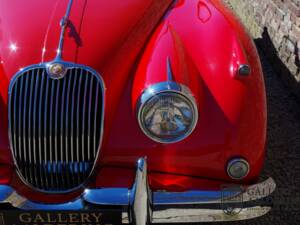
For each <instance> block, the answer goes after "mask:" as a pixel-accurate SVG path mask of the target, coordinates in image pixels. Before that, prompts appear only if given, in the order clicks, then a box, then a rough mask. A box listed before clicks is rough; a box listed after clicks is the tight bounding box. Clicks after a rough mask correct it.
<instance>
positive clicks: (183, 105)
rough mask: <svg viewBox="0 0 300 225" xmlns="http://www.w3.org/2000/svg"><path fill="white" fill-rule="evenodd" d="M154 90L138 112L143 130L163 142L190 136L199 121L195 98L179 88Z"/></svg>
mask: <svg viewBox="0 0 300 225" xmlns="http://www.w3.org/2000/svg"><path fill="white" fill-rule="evenodd" d="M151 91H152V94H151V95H149V93H148V98H147V99H146V101H145V102H144V103H143V104H142V105H141V106H140V108H139V112H138V117H139V118H138V119H139V124H140V127H141V129H142V130H143V132H144V133H145V134H146V135H147V136H148V137H149V138H151V139H152V140H154V141H157V142H160V143H175V142H178V141H181V140H183V139H185V138H186V137H187V136H189V135H190V134H191V133H192V131H193V130H194V128H195V126H196V124H197V120H198V110H197V107H196V104H195V100H194V98H193V97H192V96H191V95H188V94H186V93H184V92H179V91H178V90H170V89H168V90H160V91H159V92H156V91H155V90H154V89H150V92H151Z"/></svg>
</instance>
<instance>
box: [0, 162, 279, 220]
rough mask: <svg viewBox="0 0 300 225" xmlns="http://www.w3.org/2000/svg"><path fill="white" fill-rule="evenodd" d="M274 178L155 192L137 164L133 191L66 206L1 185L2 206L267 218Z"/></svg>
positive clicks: (139, 215)
mask: <svg viewBox="0 0 300 225" xmlns="http://www.w3.org/2000/svg"><path fill="white" fill-rule="evenodd" d="M275 188H276V184H275V182H274V180H273V179H272V178H269V179H268V180H266V181H264V182H262V183H259V184H256V185H253V186H249V187H247V188H245V189H243V188H241V189H240V188H225V189H224V190H221V191H190V192H180V193H174V192H162V191H161V192H151V190H150V188H149V186H148V181H147V162H146V159H144V158H141V159H139V160H138V162H137V172H136V179H135V183H134V185H133V187H132V189H127V188H105V189H87V190H85V191H84V193H83V194H82V196H81V197H80V198H78V199H76V200H74V201H72V202H68V203H64V204H42V203H36V202H31V201H29V200H28V199H25V198H24V197H22V196H20V195H19V194H18V193H17V192H16V191H15V190H14V189H12V188H11V187H10V186H6V185H0V203H9V204H11V205H12V206H13V207H15V208H18V209H23V210H49V211H51V210H86V209H93V210H97V208H105V207H114V206H118V207H120V208H122V210H123V213H122V222H123V223H133V224H136V225H145V224H148V223H182V222H217V221H237V220H246V219H252V218H256V217H259V216H263V215H265V214H266V213H268V212H269V211H270V210H271V204H270V201H266V198H267V197H268V196H269V195H270V194H272V193H273V192H274V190H275Z"/></svg>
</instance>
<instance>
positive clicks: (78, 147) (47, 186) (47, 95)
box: [8, 61, 105, 193]
mask: <svg viewBox="0 0 300 225" xmlns="http://www.w3.org/2000/svg"><path fill="white" fill-rule="evenodd" d="M59 63H62V64H63V65H64V67H65V69H66V73H65V75H64V76H62V77H60V78H59V79H54V78H53V77H51V76H50V75H49V74H48V70H47V68H48V67H49V65H50V64H52V62H51V63H43V64H38V65H32V66H29V67H27V68H24V69H22V70H20V71H19V72H18V73H17V74H16V75H15V76H14V77H13V79H12V80H11V83H10V86H9V103H8V120H9V139H10V147H11V150H12V155H13V159H14V163H15V166H16V168H17V172H18V174H19V177H20V178H21V180H22V181H23V182H24V183H25V184H27V185H28V186H30V187H31V188H33V189H35V190H38V191H41V192H47V193H64V192H70V191H74V190H76V189H79V188H81V187H82V186H83V185H84V183H85V182H86V181H87V180H88V177H89V176H90V175H91V174H92V172H93V170H94V167H95V164H96V161H97V158H98V155H99V152H100V146H101V142H102V136H103V123H104V104H105V102H104V95H105V93H104V91H105V86H104V82H103V80H102V78H101V76H100V75H99V74H98V73H97V72H96V71H95V70H93V69H91V68H89V67H87V66H83V65H78V64H73V63H67V62H61V61H60V62H59ZM97 124H99V125H97ZM96 125H97V126H96Z"/></svg>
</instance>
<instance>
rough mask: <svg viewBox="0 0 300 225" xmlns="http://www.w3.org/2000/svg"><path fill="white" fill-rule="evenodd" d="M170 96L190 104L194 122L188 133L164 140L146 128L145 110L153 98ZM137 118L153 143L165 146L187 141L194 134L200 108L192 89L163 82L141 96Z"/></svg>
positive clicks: (149, 88)
mask: <svg viewBox="0 0 300 225" xmlns="http://www.w3.org/2000/svg"><path fill="white" fill-rule="evenodd" d="M168 93H169V94H170V95H176V97H179V98H182V99H183V100H184V101H185V102H187V103H189V105H190V106H191V108H192V113H193V120H192V122H191V125H190V127H189V129H188V131H187V132H185V133H184V134H183V135H180V136H177V137H175V136H174V138H168V139H162V138H160V137H157V136H155V135H153V134H151V132H149V131H148V129H147V128H146V127H145V123H144V120H143V111H144V109H145V106H146V105H147V104H148V103H149V102H150V101H151V100H153V98H156V97H159V95H162V94H168ZM137 118H138V123H139V126H140V128H141V130H142V131H143V133H144V134H145V135H146V136H147V137H148V138H150V139H152V140H153V141H156V142H158V143H163V144H172V143H177V142H180V141H182V140H184V139H186V138H187V137H188V136H190V135H191V134H192V132H193V131H194V130H195V128H196V126H197V123H198V106H197V103H196V100H195V98H194V96H193V95H192V93H191V91H190V89H189V88H188V87H186V86H185V85H182V84H178V83H176V82H161V83H157V84H154V85H151V86H149V87H148V88H147V89H146V90H145V91H144V92H143V94H142V95H141V97H140V99H139V102H138V105H137Z"/></svg>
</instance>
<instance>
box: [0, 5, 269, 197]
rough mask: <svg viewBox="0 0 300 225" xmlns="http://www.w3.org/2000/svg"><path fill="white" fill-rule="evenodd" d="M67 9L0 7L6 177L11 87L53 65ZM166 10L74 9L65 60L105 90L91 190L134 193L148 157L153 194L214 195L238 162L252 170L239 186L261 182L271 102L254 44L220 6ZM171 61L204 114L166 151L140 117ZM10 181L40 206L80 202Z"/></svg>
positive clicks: (1, 139) (1, 153)
mask: <svg viewBox="0 0 300 225" xmlns="http://www.w3.org/2000/svg"><path fill="white" fill-rule="evenodd" d="M67 3H68V1H67V0H63V1H59V0H56V1H53V0H45V1H43V3H42V4H40V3H37V1H35V0H28V1H26V4H25V5H24V6H23V4H22V3H21V1H10V0H0V4H1V7H0V61H1V63H0V78H1V79H0V87H1V89H0V113H1V114H0V115H1V117H0V123H1V125H2V127H1V129H0V164H1V165H7V167H6V168H8V167H11V166H12V165H13V162H12V157H11V153H10V149H9V141H8V135H7V127H8V125H7V98H8V96H7V93H8V85H9V82H10V80H11V78H12V77H13V75H14V74H15V73H16V72H17V71H18V70H19V69H20V68H22V67H26V66H28V65H32V64H37V63H40V62H47V61H51V60H52V59H53V58H54V56H55V54H56V48H57V44H58V40H59V35H60V27H59V25H58V24H59V21H60V19H61V18H62V16H63V15H64V13H65V10H66V5H67ZM21 4H22V7H20V5H21ZM170 4H171V0H163V1H156V0H143V1H140V0H126V1H120V2H118V4H115V3H114V2H113V1H86V0H74V4H73V7H72V11H71V17H70V20H71V22H72V23H71V24H72V26H71V28H68V31H67V35H66V40H65V46H64V51H63V57H64V59H65V60H66V61H72V62H76V63H80V64H84V65H88V66H90V67H92V68H94V69H95V70H97V71H98V72H99V73H100V74H101V76H102V77H103V79H104V82H105V86H106V99H105V101H106V106H105V107H106V108H105V126H104V138H103V145H102V147H101V151H100V156H99V160H98V168H97V170H96V172H97V175H96V176H94V177H92V179H91V180H90V184H89V185H91V186H97V187H101V186H120V185H122V186H131V184H132V182H133V177H134V168H135V161H136V160H137V159H138V158H139V157H142V156H147V158H148V164H149V169H150V171H151V173H150V183H151V186H152V188H154V189H167V190H178V191H181V190H184V189H189V188H191V189H195V188H204V187H205V185H204V184H205V183H209V184H210V185H208V186H206V187H207V188H212V189H213V188H217V187H219V185H220V183H222V182H232V180H231V179H230V178H229V177H228V175H227V174H226V170H225V167H226V163H227V162H228V160H229V159H231V158H233V157H236V156H242V157H244V158H246V159H247V160H248V161H249V162H250V166H251V172H250V174H249V175H248V176H247V178H246V179H245V180H243V181H242V182H244V183H251V182H253V181H254V180H256V179H257V178H258V176H259V173H260V170H261V168H262V164H263V159H264V147H265V138H266V100H265V89H264V81H263V76H262V70H261V66H260V62H259V58H258V55H257V52H256V49H255V46H254V44H253V42H252V41H251V39H250V38H249V36H248V34H247V33H246V32H245V30H244V28H243V27H242V26H241V25H240V23H239V22H238V21H237V19H236V18H235V17H234V16H233V15H232V13H231V12H230V11H229V10H228V9H227V8H226V7H225V6H224V5H223V3H222V2H221V1H219V0H179V1H176V4H174V5H173V6H172V8H170V9H169V10H168V11H167V13H166V10H167V8H168V7H169V6H170ZM163 16H164V18H163V19H162V17H163ZM24 18H26V19H24ZM167 57H170V59H171V64H172V69H173V72H174V79H175V81H177V82H180V83H183V84H185V85H186V86H188V87H189V88H190V89H191V90H192V93H193V94H194V95H195V97H196V99H197V103H198V107H199V114H200V119H199V122H198V125H197V127H196V129H195V131H194V132H193V134H192V135H191V136H190V137H188V138H187V139H185V140H184V141H182V142H180V143H176V144H170V145H166V144H159V143H156V142H154V141H152V140H150V139H149V138H147V137H146V136H145V135H144V134H143V133H142V132H141V130H140V128H139V126H138V123H137V120H136V114H135V113H136V102H137V101H138V98H139V96H140V95H141V93H142V91H143V90H144V89H145V88H147V87H148V86H149V85H151V84H154V83H156V82H161V81H165V80H166V79H167V77H166V60H167ZM247 63H248V64H249V65H250V66H251V68H252V73H251V75H250V76H249V77H246V78H242V79H240V78H239V77H238V76H237V68H238V66H239V65H240V64H247ZM1 168H2V167H0V171H1V172H0V175H1V174H2V173H3V171H4V170H1ZM107 168H108V169H107ZM109 168H111V169H109ZM118 168H119V169H118ZM10 171H11V170H10ZM8 174H9V176H11V175H12V174H13V172H11V173H8ZM14 177H15V178H14V179H13V182H12V184H13V186H15V187H16V188H18V191H19V192H20V193H21V194H23V195H25V196H28V197H30V198H31V199H32V200H36V201H44V202H59V201H65V200H66V199H71V198H73V197H74V196H76V195H78V194H79V193H80V190H79V191H78V192H76V193H72V194H70V195H65V196H61V195H58V196H52V198H51V199H49V196H47V195H44V194H42V193H36V192H34V191H32V190H31V189H30V188H28V187H26V186H24V185H20V181H19V180H18V178H16V176H14ZM196 177H198V178H199V179H196ZM200 178H201V179H200ZM210 179H211V180H212V181H209V180H210ZM1 181H2V180H1V179H0V182H1ZM176 183H179V185H176ZM20 187H22V188H20ZM33 193H34V194H33Z"/></svg>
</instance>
